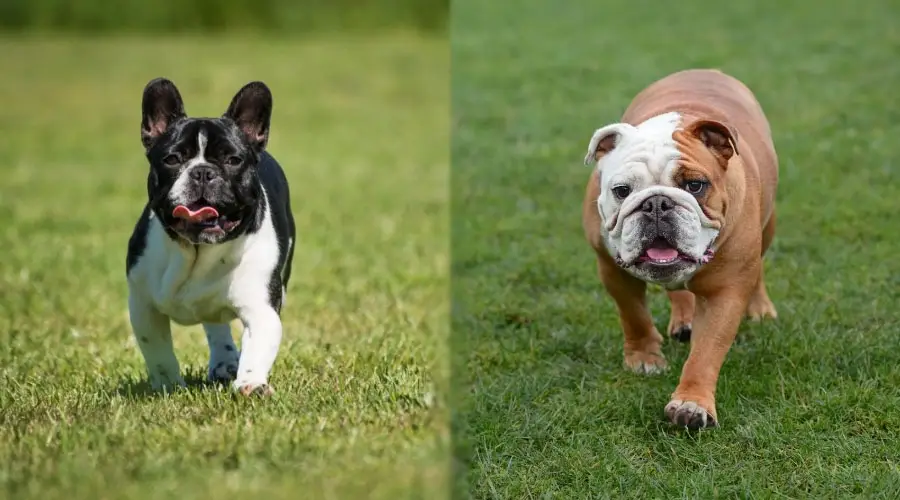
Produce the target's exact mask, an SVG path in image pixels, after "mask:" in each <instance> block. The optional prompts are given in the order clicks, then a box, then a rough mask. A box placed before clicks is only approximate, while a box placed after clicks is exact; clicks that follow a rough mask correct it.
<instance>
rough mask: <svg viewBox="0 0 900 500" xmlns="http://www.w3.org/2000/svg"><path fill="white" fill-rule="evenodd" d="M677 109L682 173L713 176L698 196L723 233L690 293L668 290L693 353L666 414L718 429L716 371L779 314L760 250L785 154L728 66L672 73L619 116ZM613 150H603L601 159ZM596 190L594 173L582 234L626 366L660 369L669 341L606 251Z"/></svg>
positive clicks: (635, 120)
mask: <svg viewBox="0 0 900 500" xmlns="http://www.w3.org/2000/svg"><path fill="white" fill-rule="evenodd" d="M670 111H677V112H679V113H680V114H681V115H682V119H683V130H679V131H677V132H675V134H673V136H674V137H673V138H674V139H675V141H676V144H677V146H678V149H679V151H680V152H681V160H680V165H679V167H680V175H690V174H691V173H692V172H694V173H699V174H702V175H703V176H705V177H706V178H707V179H708V180H709V181H710V189H709V190H708V192H707V194H705V195H704V196H703V197H702V198H701V199H700V200H698V201H700V204H701V206H702V207H703V209H704V210H705V211H706V214H707V216H709V217H710V218H711V219H713V220H714V221H716V222H718V223H719V224H720V225H721V229H720V233H719V236H718V238H717V239H716V243H717V249H716V255H715V258H714V259H713V260H712V261H711V262H709V263H707V264H705V265H704V266H703V267H702V268H701V269H700V271H699V272H698V273H697V274H696V275H695V276H694V277H693V278H692V279H691V280H690V281H689V282H688V283H687V290H676V291H669V299H670V302H671V307H672V314H671V319H670V321H669V328H668V333H669V335H671V336H676V337H678V338H680V339H683V340H686V338H687V337H688V336H690V339H691V352H690V355H689V356H688V359H687V361H686V362H685V364H684V368H683V370H682V374H681V381H680V382H679V384H678V386H677V387H676V389H675V392H674V393H673V394H672V398H671V401H670V402H669V404H668V405H666V408H665V413H666V416H667V417H668V419H669V420H670V421H672V422H674V423H677V424H681V425H686V426H688V427H692V428H698V427H711V426H715V425H717V415H716V406H715V390H716V384H717V381H718V378H719V370H720V368H721V367H722V363H723V362H724V360H725V356H726V354H727V352H728V350H729V349H730V347H731V344H732V343H733V341H734V337H735V335H736V334H737V330H738V326H739V324H740V321H741V318H742V317H743V316H745V315H746V316H749V317H751V318H753V319H762V318H766V317H769V318H774V317H776V311H775V307H774V306H773V305H772V302H771V301H770V300H769V297H768V294H767V293H766V286H765V282H764V280H763V266H762V256H763V255H764V254H765V252H766V249H767V248H768V247H769V244H770V243H771V242H772V238H773V236H774V234H775V190H776V186H777V184H778V159H777V156H776V154H775V147H774V145H773V142H772V138H771V131H770V129H769V124H768V121H767V120H766V117H765V115H764V114H763V111H762V108H761V107H760V105H759V103H758V102H757V100H756V98H755V97H754V95H753V93H752V92H751V91H750V90H749V89H748V88H747V87H746V86H745V85H744V84H743V83H741V82H740V81H738V80H737V79H735V78H733V77H731V76H728V75H726V74H724V73H722V72H719V71H715V70H687V71H681V72H678V73H674V74H671V75H669V76H667V77H665V78H663V79H661V80H659V81H657V82H655V83H653V84H651V85H650V86H649V87H647V88H645V89H644V90H643V91H642V92H640V93H639V94H638V95H637V96H636V97H635V98H634V100H633V101H632V103H631V105H630V106H629V107H628V109H627V110H626V111H625V114H624V115H623V117H622V121H623V122H625V123H630V124H632V125H638V124H640V123H641V122H643V121H645V120H647V119H649V118H652V117H654V116H657V115H660V114H663V113H666V112H670ZM610 146H611V145H610ZM608 151H609V149H604V148H602V147H601V148H599V151H598V153H597V154H598V157H597V159H599V157H600V156H602V154H604V152H608ZM599 195H600V183H599V179H598V172H597V170H596V169H594V172H593V174H592V175H591V177H590V180H589V181H588V185H587V192H586V194H585V198H584V207H583V224H584V231H585V235H586V237H587V239H588V241H589V243H590V244H591V246H592V247H593V248H594V250H595V252H596V254H597V262H598V268H599V274H600V279H601V281H602V282H603V284H604V286H605V287H606V289H607V291H608V292H609V294H610V295H611V296H612V297H613V300H615V302H616V305H617V307H618V310H619V316H620V320H621V324H622V329H623V330H624V334H625V364H626V366H628V367H629V368H631V369H633V370H636V371H641V372H648V373H649V372H655V371H659V370H661V369H664V368H665V367H666V361H665V358H664V357H663V355H662V351H661V349H660V346H661V343H662V341H663V337H662V335H660V334H659V332H658V331H657V330H656V327H655V326H654V325H653V321H652V318H651V316H650V312H649V311H648V309H647V303H646V299H645V291H646V284H645V283H644V282H643V281H640V280H638V279H637V278H634V277H632V276H631V275H630V274H628V273H626V272H625V271H623V270H622V269H621V268H619V267H618V266H617V265H616V263H615V261H614V260H613V259H612V257H611V256H610V254H609V252H608V250H607V249H606V246H605V244H604V242H603V235H602V227H603V223H602V221H601V218H600V214H599V213H598V210H597V198H598V196H599Z"/></svg>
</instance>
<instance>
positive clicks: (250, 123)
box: [224, 82, 272, 151]
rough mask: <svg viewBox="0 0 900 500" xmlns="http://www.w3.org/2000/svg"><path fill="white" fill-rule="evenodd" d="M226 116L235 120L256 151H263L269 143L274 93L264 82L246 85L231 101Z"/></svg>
mask: <svg viewBox="0 0 900 500" xmlns="http://www.w3.org/2000/svg"><path fill="white" fill-rule="evenodd" d="M224 116H225V117H226V118H230V119H232V120H234V122H235V123H236V124H237V126H238V128H240V129H241V131H243V132H244V135H246V136H247V140H248V141H249V142H250V145H251V146H252V147H253V148H254V149H255V150H256V151H262V150H264V149H265V148H266V144H267V143H268V142H269V122H270V121H271V120H272V92H271V91H270V90H269V87H267V86H266V84H265V83H263V82H250V83H248V84H247V85H244V87H243V88H241V90H239V91H238V93H237V94H235V96H234V98H233V99H232V100H231V104H230V105H229V106H228V110H227V111H225V115H224Z"/></svg>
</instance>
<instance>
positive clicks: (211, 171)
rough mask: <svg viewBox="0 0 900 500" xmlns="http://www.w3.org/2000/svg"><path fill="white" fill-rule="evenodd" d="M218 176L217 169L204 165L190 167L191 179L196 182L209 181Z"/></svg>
mask: <svg viewBox="0 0 900 500" xmlns="http://www.w3.org/2000/svg"><path fill="white" fill-rule="evenodd" d="M218 176H219V171H218V170H216V169H215V168H213V167H209V166H206V165H198V166H196V167H194V168H192V169H191V179H194V180H195V181H197V182H209V181H211V180H213V179H215V178H216V177H218Z"/></svg>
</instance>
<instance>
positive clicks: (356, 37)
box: [0, 0, 449, 500]
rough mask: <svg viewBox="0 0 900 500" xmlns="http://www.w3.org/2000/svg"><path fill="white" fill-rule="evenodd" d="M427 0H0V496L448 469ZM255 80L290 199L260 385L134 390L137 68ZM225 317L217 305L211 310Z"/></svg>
mask: <svg viewBox="0 0 900 500" xmlns="http://www.w3.org/2000/svg"><path fill="white" fill-rule="evenodd" d="M446 17H447V2H446V1H443V2H441V1H431V0H409V1H390V0H386V1H377V2H372V1H370V2H361V1H360V2H351V1H339V0H338V1H327V2H326V1H322V2H311V1H248V2H235V1H230V0H225V1H217V2H213V1H197V2H192V1H178V2H175V1H172V0H163V1H156V0H153V1H144V2H135V1H131V0H127V1H115V2H114V1H93V2H91V1H84V0H77V1H74V2H63V1H59V0H43V1H40V0H27V1H21V0H2V1H0V27H2V28H4V32H3V33H2V34H0V54H2V56H0V74H2V75H3V78H0V100H2V101H0V102H2V106H0V131H2V133H0V220H3V221H4V222H3V224H2V225H0V254H2V256H3V258H2V259H0V498H16V499H24V498H35V499H41V500H48V499H54V498H66V499H68V500H72V499H75V500H77V499H91V500H95V499H113V498H115V499H119V498H134V499H140V500H144V499H152V498H160V499H163V498H166V499H168V498H185V499H190V498H209V497H210V496H214V497H215V496H235V495H243V496H261V497H264V498H270V499H279V498H284V499H295V498H315V499H332V498H333V499H343V498H390V499H397V498H429V499H431V498H442V497H444V496H445V495H446V493H447V488H446V487H445V486H444V485H445V484H446V475H447V471H448V469H447V467H446V463H447V461H446V458H447V453H446V449H447V445H446V442H447V439H448V438H447V434H448V431H447V426H446V421H447V419H446V417H445V413H446V412H445V405H444V404H443V394H444V393H445V392H446V376H445V374H446V371H447V368H446V366H445V363H444V361H443V360H444V359H446V357H447V356H446V352H445V345H446V342H445V340H446V337H447V331H448V307H447V306H448V299H447V288H448V281H449V277H448V260H449V257H448V229H447V226H448V223H447V205H448V180H447V178H448V171H449V163H448V162H449V152H448V144H449V48H448V43H447V35H446V32H445V30H444V29H443V27H442V26H443V24H444V20H445V19H446ZM158 76H165V77H168V78H170V79H172V80H173V81H174V82H175V83H176V85H177V86H178V88H179V90H180V91H181V94H182V96H183V98H184V100H185V106H186V109H187V112H188V114H189V115H191V116H218V115H220V114H221V113H222V112H224V110H225V108H226V106H227V104H228V102H229V100H230V99H231V98H232V96H233V95H234V93H235V92H236V91H237V90H238V89H239V88H240V87H241V86H242V85H244V84H245V83H247V82H248V81H251V80H262V81H264V82H266V83H267V84H268V85H269V87H270V88H271V89H272V92H273V95H274V110H273V116H272V135H271V139H270V141H269V146H268V149H269V151H270V152H271V153H272V154H273V155H274V156H275V157H276V158H277V159H278V161H279V162H280V163H281V165H282V166H283V168H284V169H285V172H286V174H287V177H288V179H289V181H290V183H291V195H292V206H293V209H294V215H295V218H296V221H297V247H296V252H295V256H294V265H293V269H294V273H293V276H292V279H291V283H290V286H289V289H288V300H287V305H286V307H285V310H284V312H283V315H282V316H283V322H284V328H285V335H284V340H283V343H282V347H281V352H280V354H279V358H278V360H277V361H276V364H275V367H274V369H273V372H272V376H271V379H270V381H271V383H272V384H273V386H274V387H275V390H276V396H275V398H274V399H272V400H267V401H244V400H235V399H233V398H232V397H231V395H230V394H229V393H228V392H223V391H220V390H217V389H216V388H213V387H207V386H205V385H204V384H203V383H202V375H203V374H204V373H205V365H206V362H207V357H208V352H207V346H206V340H205V338H204V335H203V332H202V329H200V327H199V326H198V327H189V328H184V327H176V328H173V333H174V337H175V346H176V353H177V355H178V357H179V360H180V362H181V366H182V371H183V372H184V373H185V375H186V378H187V379H188V380H189V381H191V382H192V385H191V387H190V388H189V390H187V391H184V392H182V393H178V394H175V395H173V396H170V397H159V396H153V395H149V394H147V391H146V383H145V379H146V372H145V367H144V365H143V361H142V359H141V356H140V353H139V352H138V350H137V349H136V346H135V344H134V342H133V335H132V333H131V328H130V326H129V323H128V315H127V311H126V296H127V290H126V285H125V276H124V262H125V260H124V259H125V248H126V243H127V241H128V237H129V235H130V234H131V231H132V227H133V225H134V222H135V220H136V218H137V216H138V215H139V214H140V212H141V209H142V207H143V205H144V203H145V201H146V196H147V194H146V178H147V172H148V166H147V162H146V159H145V158H144V152H143V149H142V147H141V145H140V141H139V123H140V107H141V92H142V90H143V87H144V85H146V83H147V82H148V81H149V80H150V79H152V78H155V77H158ZM234 334H235V337H236V338H238V339H239V335H240V331H239V327H236V328H235V330H234Z"/></svg>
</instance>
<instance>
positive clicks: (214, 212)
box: [141, 78, 272, 244]
mask: <svg viewBox="0 0 900 500" xmlns="http://www.w3.org/2000/svg"><path fill="white" fill-rule="evenodd" d="M142 111H143V116H142V120H141V142H142V143H143V145H144V148H145V151H146V154H147V159H148V160H149V162H150V174H149V177H148V179H147V192H148V195H149V197H150V202H149V203H150V208H151V209H152V211H153V214H154V216H155V217H157V218H159V220H160V222H162V224H163V226H164V227H165V228H166V232H167V233H168V234H169V236H171V237H172V238H180V239H183V240H185V241H187V242H189V243H192V244H216V243H222V242H224V241H228V240H230V239H233V238H236V237H237V236H238V235H239V234H241V233H242V231H243V229H244V228H245V227H246V226H247V224H245V222H249V221H250V220H251V219H252V217H253V216H254V214H255V211H256V207H257V206H258V204H259V199H260V196H262V193H261V192H260V189H259V182H258V180H257V171H256V165H257V163H258V162H259V155H260V153H262V151H263V150H264V149H265V146H266V142H267V140H268V134H269V122H270V119H271V115H272V94H271V92H270V91H269V89H268V87H266V86H265V84H263V83H261V82H252V83H249V84H247V85H246V86H244V87H243V88H242V89H241V90H240V91H239V92H238V93H237V94H236V95H235V96H234V99H232V101H231V105H230V106H229V107H228V110H227V111H226V112H225V114H224V115H223V116H222V117H221V118H189V117H187V115H186V114H185V111H184V103H183V101H182V99H181V94H180V93H179V92H178V89H177V88H176V87H175V85H174V84H173V83H172V82H171V81H169V80H166V79H162V78H158V79H155V80H153V81H151V82H150V83H148V84H147V87H146V88H145V89H144V97H143V103H142Z"/></svg>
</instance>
